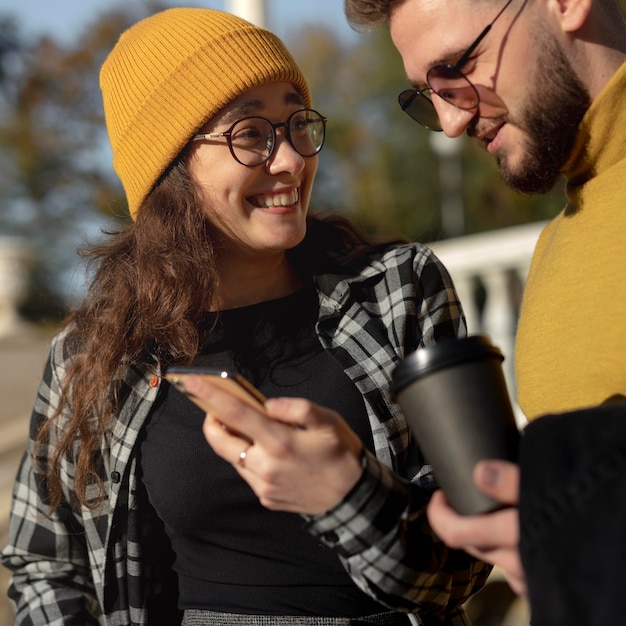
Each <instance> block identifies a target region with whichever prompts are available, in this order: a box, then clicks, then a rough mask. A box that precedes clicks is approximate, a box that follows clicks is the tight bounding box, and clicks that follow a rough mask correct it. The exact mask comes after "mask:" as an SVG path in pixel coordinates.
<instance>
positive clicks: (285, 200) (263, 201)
mask: <svg viewBox="0 0 626 626" xmlns="http://www.w3.org/2000/svg"><path fill="white" fill-rule="evenodd" d="M256 201H257V203H258V205H259V206H262V207H273V206H291V205H292V204H295V203H296V202H297V201H298V190H297V189H294V190H293V191H290V192H289V193H280V194H273V195H271V196H257V197H256Z"/></svg>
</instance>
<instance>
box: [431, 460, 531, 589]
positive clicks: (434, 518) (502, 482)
mask: <svg viewBox="0 0 626 626" xmlns="http://www.w3.org/2000/svg"><path fill="white" fill-rule="evenodd" d="M474 482H475V483H476V486H477V487H478V488H479V489H480V490H481V491H484V492H485V493H486V494H487V495H489V496H491V497H492V498H494V499H495V500H498V501H499V502H501V503H502V504H505V505H507V506H508V508H505V509H502V510H499V511H495V512H493V513H487V514H486V515H473V516H465V515H459V514H458V513H457V512H456V511H454V510H453V509H452V508H451V507H450V506H449V505H448V503H447V501H446V498H445V495H444V494H443V492H442V491H441V490H439V491H437V492H435V493H434V494H433V497H432V499H431V501H430V503H429V505H428V519H429V521H430V525H431V526H432V528H433V530H434V531H435V533H436V534H437V536H439V537H440V538H441V539H442V541H443V542H444V543H446V544H447V545H448V546H450V547H451V548H457V549H461V550H465V552H467V553H469V554H471V555H472V556H475V557H476V558H478V559H481V560H482V561H486V562H487V563H492V564H493V565H497V566H498V567H500V568H501V569H502V570H503V571H504V574H505V575H506V578H507V580H508V582H509V584H510V586H511V589H513V591H514V592H515V593H517V594H519V595H526V578H525V576H524V571H523V569H522V564H521V560H520V555H519V516H518V511H517V508H514V507H515V505H516V504H517V502H518V499H519V468H518V466H517V465H515V464H513V463H508V462H506V461H495V460H494V461H492V460H490V461H481V462H479V463H477V464H476V467H475V468H474Z"/></svg>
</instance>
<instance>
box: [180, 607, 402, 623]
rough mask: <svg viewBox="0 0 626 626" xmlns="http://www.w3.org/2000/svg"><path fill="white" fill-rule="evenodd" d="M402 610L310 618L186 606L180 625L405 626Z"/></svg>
mask: <svg viewBox="0 0 626 626" xmlns="http://www.w3.org/2000/svg"><path fill="white" fill-rule="evenodd" d="M409 623H410V622H409V618H408V617H407V616H406V615H404V614H403V613H376V614H375V615H365V616H363V617H309V616H305V615H244V614H239V613H219V612H215V611H200V610H196V609H187V610H186V611H185V613H184V616H183V623H182V626H358V625H360V624H362V625H363V626H367V625H368V624H375V625H376V624H377V625H378V626H407V624H409Z"/></svg>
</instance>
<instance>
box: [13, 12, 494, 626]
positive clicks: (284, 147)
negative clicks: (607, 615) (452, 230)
mask: <svg viewBox="0 0 626 626" xmlns="http://www.w3.org/2000/svg"><path fill="white" fill-rule="evenodd" d="M101 87H102V92H103V97H104V107H105V114H106V122H107V128H108V132H109V137H110V140H111V145H112V148H113V162H114V166H115V169H116V171H117V173H118V175H119V176H120V178H121V180H122V183H123V184H124V188H125V191H126V195H127V198H128V204H129V208H130V212H131V216H132V217H133V220H134V222H133V224H132V225H130V226H129V227H127V228H125V229H123V230H121V231H120V232H117V233H113V234H112V235H111V236H110V237H109V239H108V240H107V241H105V242H104V243H102V244H101V245H99V246H97V247H95V248H94V249H92V250H91V256H92V258H93V260H94V261H95V262H96V263H97V271H96V273H95V275H94V280H93V283H92V285H91V288H90V290H89V293H88V295H87V297H86V299H85V301H84V303H83V304H82V306H81V307H79V308H78V309H77V310H76V311H74V312H73V313H72V314H71V315H70V316H69V319H68V320H67V323H66V324H65V327H64V329H63V330H62V331H61V333H60V334H59V335H58V336H57V337H56V338H55V339H54V341H53V343H52V346H51V350H50V356H49V360H48V363H47V366H46V370H45V373H44V377H43V381H42V384H41V387H40V391H39V396H38V399H37V402H36V406H35V409H34V413H33V418H32V424H31V437H32V439H31V442H30V444H29V448H28V451H27V454H26V455H25V457H24V460H23V463H22V465H21V468H20V470H19V474H18V478H17V481H16V486H15V491H14V500H13V512H12V518H11V531H10V540H9V545H8V546H7V547H6V548H5V550H4V551H3V555H2V559H3V562H4V564H5V565H6V566H8V567H9V568H10V569H12V570H13V572H14V575H13V581H12V584H11V588H10V591H9V595H10V597H11V598H12V599H13V601H14V602H15V606H16V609H17V623H18V624H50V623H55V624H81V625H85V624H97V623H105V624H107V625H118V624H119V625H122V624H124V625H128V624H177V623H181V620H182V623H183V624H188V625H190V624H244V623H245V624H261V623H262V624H285V623H294V624H300V623H302V624H348V623H373V624H403V623H409V621H408V620H409V619H410V620H412V621H413V623H417V621H416V619H417V618H415V616H413V617H411V618H407V617H406V615H404V614H402V613H399V612H394V611H389V609H387V608H386V607H385V606H383V604H381V602H385V603H386V604H393V599H392V598H387V597H385V594H384V589H382V588H381V589H378V588H377V586H376V582H375V581H372V582H371V583H368V582H367V572H366V571H365V570H364V569H360V568H359V567H356V568H352V566H351V565H346V567H348V568H349V571H350V574H351V576H352V578H351V576H350V575H349V574H348V572H347V571H346V569H345V568H344V566H343V565H342V561H341V560H340V556H341V555H340V554H338V552H337V551H336V550H334V549H332V548H329V547H327V546H325V545H323V544H322V543H321V542H320V541H319V540H318V539H317V537H316V536H315V534H314V533H309V532H308V531H307V528H305V526H304V524H303V521H302V518H301V517H300V516H298V515H294V514H293V513H278V512H272V511H270V510H267V509H266V508H264V507H263V506H261V504H260V503H259V501H258V500H257V498H256V497H255V495H254V494H253V493H252V492H251V491H250V490H249V489H248V487H247V486H246V484H245V482H244V481H242V480H240V479H239V477H238V475H237V473H236V471H235V469H234V468H233V466H232V465H231V464H230V463H228V462H224V460H223V459H222V458H220V457H219V456H218V455H217V454H215V453H214V452H213V450H212V449H211V448H210V447H209V446H208V445H207V444H206V441H205V439H204V437H203V433H202V423H203V420H204V414H203V412H202V411H201V410H200V409H198V408H196V407H195V406H194V405H193V404H192V403H191V402H189V400H188V399H186V398H185V397H184V395H182V394H179V393H178V392H177V391H175V390H174V389H173V388H171V387H170V385H169V384H168V383H167V382H164V381H163V379H162V373H164V371H165V370H166V368H167V367H169V366H171V365H185V364H192V363H193V364H196V365H197V364H200V365H202V364H205V365H212V366H219V367H231V368H235V369H237V370H239V371H240V372H241V373H242V374H244V375H245V376H247V377H248V378H249V379H250V380H251V382H253V383H254V384H256V385H257V386H258V387H259V388H260V390H261V391H262V392H264V393H265V394H266V395H267V396H292V397H293V396H300V397H306V398H307V399H308V400H307V401H303V402H306V403H307V404H306V406H307V407H309V408H310V410H311V411H313V412H319V413H320V414H321V415H326V416H329V415H331V416H332V419H331V422H332V424H333V429H334V430H335V431H336V432H335V433H334V434H333V433H330V434H331V437H335V438H336V441H337V442H338V443H339V444H340V447H342V449H343V450H345V448H346V447H347V448H348V449H349V450H348V452H344V456H345V458H347V459H348V460H349V461H350V460H352V472H351V474H350V475H349V476H347V478H342V477H334V478H335V479H336V482H337V483H338V485H339V487H335V486H333V485H334V482H335V481H334V480H332V481H330V480H329V481H328V483H329V484H328V487H329V489H330V491H331V492H332V490H333V489H334V490H335V493H334V496H331V498H332V497H335V496H337V495H339V493H340V492H342V491H345V490H346V489H347V488H348V487H350V483H352V484H354V483H355V482H356V478H358V474H359V473H360V472H361V457H362V450H363V449H367V450H369V451H370V452H369V453H368V454H371V455H372V458H371V459H370V461H369V462H370V463H371V464H374V465H378V466H380V468H381V469H380V471H379V474H384V475H387V473H389V474H390V475H393V476H394V480H398V481H400V482H401V484H403V485H404V484H405V483H404V482H402V479H401V478H400V477H399V476H398V475H397V474H395V473H393V472H391V470H388V469H386V468H384V465H383V463H387V464H388V465H389V466H391V467H393V468H394V469H395V470H397V472H400V473H402V474H403V475H406V476H408V477H412V476H419V475H422V474H425V471H424V467H423V463H422V462H421V461H420V460H419V457H418V456H417V455H416V454H410V453H409V450H412V448H410V447H409V436H408V431H407V428H406V424H405V423H404V420H403V418H402V416H401V415H400V413H399V411H398V408H397V406H396V405H395V404H393V402H392V401H391V399H390V398H389V394H388V391H387V387H388V382H389V375H390V370H391V369H392V367H393V365H394V363H396V362H397V361H398V359H399V358H401V357H402V355H403V354H404V352H405V351H407V350H411V349H413V348H415V347H416V346H417V345H420V344H425V343H431V342H433V341H436V340H437V339H439V338H440V337H446V336H451V335H455V334H460V333H462V332H464V330H465V327H464V321H463V319H462V314H461V311H460V307H459V304H458V302H457V300H456V297H455V294H454V291H453V288H452V285H451V283H450V279H449V277H448V276H447V274H446V272H445V271H444V269H443V268H442V267H441V265H440V264H439V262H438V261H437V260H436V259H435V258H434V257H433V255H432V254H431V253H430V252H429V251H428V250H427V249H425V248H423V247H422V246H420V245H418V244H413V245H405V246H399V245H390V244H389V245H385V246H373V245H369V244H368V243H367V242H366V241H365V240H364V239H363V238H362V237H360V236H359V235H358V234H357V232H356V231H355V230H354V229H353V228H352V227H351V226H350V225H349V224H347V223H345V222H344V221H343V220H339V219H333V220H326V221H324V220H321V219H319V218H313V217H308V216H307V213H308V205H309V199H310V195H311V188H312V185H313V180H314V177H315V173H316V169H317V164H318V157H317V154H318V152H319V151H320V149H321V148H322V145H323V142H324V136H325V123H326V120H325V118H323V116H321V115H320V114H319V113H318V112H316V111H315V110H313V109H312V108H311V97H310V93H309V90H308V87H307V84H306V81H305V79H304V77H303V76H302V74H301V72H300V70H299V68H298V67H297V65H296V64H295V62H294V61H293V59H292V57H291V56H290V55H289V53H288V52H287V50H286V49H285V48H284V46H283V44H282V43H281V42H280V41H279V40H278V39H277V38H276V37H275V36H274V35H273V34H271V33H269V32H268V31H265V30H263V29H259V28H257V27H254V26H252V25H250V24H248V23H247V22H245V21H243V20H241V19H238V18H236V17H233V16H231V15H228V14H226V13H222V12H218V11H212V10H204V9H170V10H167V11H164V12H162V13H158V14H156V15H154V16H152V17H150V18H147V19H145V20H143V21H141V22H139V23H138V24H136V25H135V26H133V27H132V28H130V29H129V30H128V31H127V32H126V33H124V34H123V35H122V37H121V38H120V40H119V42H118V44H117V45H116V46H115V48H114V49H113V51H112V52H111V54H110V55H109V57H108V58H107V60H106V62H105V63H104V65H103V68H102V72H101ZM313 403H315V404H313ZM323 406H324V407H328V409H322V407H323ZM339 415H343V416H344V418H345V421H344V420H343V419H341V418H340V417H339ZM282 426H284V427H285V428H286V427H287V426H285V425H284V424H283V425H282ZM307 434H311V435H315V430H314V429H309V430H302V435H303V436H306V435H307ZM346 442H348V443H346ZM331 443H332V442H331ZM323 447H324V445H322V448H323ZM374 454H375V455H376V456H378V457H380V459H381V461H382V463H381V461H378V460H377V459H376V456H374ZM244 457H245V455H243V454H239V455H238V457H237V461H239V462H240V463H239V464H238V465H237V468H238V469H239V470H242V469H243V468H242V465H245V463H242V462H243V461H245V458H244ZM318 458H319V459H320V460H322V459H324V450H323V449H321V450H320V455H319V457H318ZM237 461H236V462H237ZM411 467H413V469H410V468H411ZM355 468H356V470H355ZM421 492H422V496H421V503H422V504H423V505H425V503H426V501H427V495H425V494H426V491H425V490H421ZM328 497H329V496H328V495H326V496H325V498H326V499H328ZM424 520H425V517H424V513H423V511H422V512H421V513H420V514H419V515H418V516H417V517H416V520H415V523H414V524H412V527H413V528H415V532H412V533H411V534H410V537H411V540H410V541H409V544H408V546H409V547H410V548H412V547H415V549H419V551H420V552H419V558H418V559H417V560H418V561H420V564H419V566H418V569H420V568H422V569H421V571H426V570H425V569H424V568H423V567H422V566H424V565H425V564H430V565H429V567H430V568H431V569H433V572H430V573H429V576H430V580H431V583H429V584H427V585H426V589H425V590H424V589H422V590H420V591H418V592H416V602H415V605H407V604H406V603H405V604H400V605H399V608H401V609H402V610H404V611H407V610H413V609H416V608H419V609H420V611H421V610H422V608H423V612H424V614H425V615H426V614H428V613H429V612H430V613H437V612H439V613H442V614H446V613H448V612H450V613H455V612H457V611H458V608H457V607H458V605H459V604H460V603H461V602H462V601H463V600H464V599H465V598H466V597H467V595H468V594H469V593H471V591H472V590H473V589H474V588H476V587H477V586H479V585H480V584H481V583H482V582H483V580H484V576H485V572H486V568H485V567H484V566H483V565H482V564H476V563H475V562H474V561H472V560H471V559H469V557H467V556H466V555H463V554H460V553H459V554H455V553H452V552H448V551H447V549H445V548H444V547H443V546H441V544H439V543H437V542H435V541H434V540H433V538H432V534H431V533H430V532H429V531H428V530H427V529H423V525H424ZM392 526H393V527H397V528H401V527H402V528H404V526H405V521H404V520H402V519H400V517H398V518H397V519H393V520H392ZM403 532H404V531H403ZM326 539H328V537H326ZM411 541H412V542H413V543H414V544H415V545H414V546H413V545H411ZM459 581H460V582H461V583H462V584H460V585H459V584H458V583H459ZM460 588H462V591H461V592H459V589H460ZM363 590H366V591H367V592H368V594H371V595H366V594H365V593H364V592H363ZM372 595H373V596H374V597H371V596H372ZM376 596H378V597H376ZM433 598H435V600H434V601H431V600H432V599H433ZM269 616H273V617H271V618H270V617H269ZM98 620H100V621H98ZM350 620H353V621H350Z"/></svg>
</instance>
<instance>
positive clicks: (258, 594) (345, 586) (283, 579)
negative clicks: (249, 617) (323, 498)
mask: <svg viewBox="0 0 626 626" xmlns="http://www.w3.org/2000/svg"><path fill="white" fill-rule="evenodd" d="M317 306H318V305H317V294H316V293H315V291H314V290H313V289H312V288H305V289H302V290H300V291H298V292H297V293H295V294H293V295H291V296H288V297H286V298H282V299H279V300H274V301H270V302H264V303H261V304H257V305H253V306H248V307H243V308H241V309H235V310H230V311H224V312H221V313H220V314H219V318H218V320H219V321H218V325H217V328H216V330H215V333H213V339H212V340H211V342H210V345H207V346H206V347H205V349H204V350H203V351H202V354H200V355H199V357H198V359H197V360H196V363H197V364H203V365H210V366H214V367H221V368H235V369H236V370H237V371H239V372H240V373H241V374H243V375H244V376H245V377H246V378H248V379H249V380H250V381H251V382H252V383H254V384H255V386H257V387H258V388H259V389H260V390H261V391H262V392H263V393H264V394H265V395H266V396H267V397H271V396H277V395H280V396H297V397H306V398H309V399H311V400H313V401H315V402H317V403H319V404H321V405H323V406H326V407H329V408H332V409H334V410H336V411H338V412H339V413H340V414H341V415H342V416H343V417H344V418H345V419H346V421H347V422H348V423H349V424H350V425H351V427H352V428H353V430H355V431H356V432H357V434H358V435H359V436H360V437H361V439H362V440H363V442H364V444H365V446H366V447H368V448H369V449H372V447H373V441H372V434H371V429H370V426H369V422H368V418H367V414H366V412H365V407H364V404H363V399H362V397H361V394H360V393H359V392H358V390H357V389H356V387H355V386H354V384H353V383H352V381H351V380H350V379H349V378H348V377H347V376H346V375H345V373H344V372H343V370H342V369H341V367H340V366H339V364H338V363H337V362H336V361H335V360H334V359H333V358H332V356H331V355H330V354H328V353H327V352H325V351H324V349H323V348H322V346H321V345H320V343H319V340H318V338H317V336H316V334H315V327H314V325H315V320H316V319H317ZM213 322H214V319H211V318H209V319H207V321H206V323H208V324H212V323H213ZM203 419H204V413H203V412H202V411H201V410H200V409H199V408H197V407H196V406H195V405H194V404H192V403H191V402H190V401H189V400H187V399H186V398H185V397H184V396H182V395H181V394H179V393H178V392H176V391H175V390H174V389H173V388H171V387H170V386H169V385H167V383H165V382H164V383H163V388H162V392H161V393H160V395H159V398H158V400H157V402H156V404H155V407H154V409H153V413H152V416H151V418H150V420H149V422H148V424H147V427H146V429H145V434H144V438H143V441H142V443H141V465H142V472H143V476H144V483H145V485H146V488H147V491H148V495H149V498H150V501H151V503H152V505H153V506H154V508H155V510H156V511H157V513H158V514H159V516H160V517H161V519H162V520H163V522H164V525H165V527H166V532H167V534H168V536H169V538H170V541H171V543H172V546H173V549H174V552H175V553H176V561H175V564H174V569H175V570H176V571H177V573H178V577H179V606H180V608H182V609H185V608H195V609H205V610H212V611H224V612H232V613H253V614H254V613H257V614H259V613H260V614H274V615H320V616H342V617H343V616H345V617H356V616H359V615H366V614H370V613H375V612H380V611H382V610H385V609H383V608H382V607H381V605H380V604H378V603H376V602H375V601H374V600H372V599H371V598H370V597H369V596H367V595H366V594H364V593H363V592H361V591H360V590H359V589H358V588H357V587H356V585H355V584H354V583H353V582H352V580H351V578H350V577H349V575H348V574H347V573H346V572H345V570H344V568H343V566H342V565H341V563H340V562H339V558H338V556H337V554H336V553H335V552H334V551H332V550H330V549H329V548H327V547H326V546H324V545H323V544H321V543H319V542H318V541H317V540H316V539H315V538H314V537H313V536H312V535H310V534H309V533H308V532H307V530H306V529H305V528H304V520H303V519H302V517H301V516H299V515H297V514H292V513H283V512H276V511H269V510H267V509H265V508H264V507H262V506H261V505H260V504H259V502H258V500H257V498H256V496H255V495H254V493H253V492H252V490H251V489H250V488H249V487H248V485H247V484H246V483H245V481H244V480H242V479H241V478H240V476H239V475H238V474H237V472H236V471H235V469H234V468H233V467H232V466H231V465H230V464H229V463H227V462H226V461H224V460H223V459H221V458H220V457H218V456H217V455H216V454H215V453H214V452H213V450H212V449H211V447H210V446H209V445H208V443H207V442H206V440H205V439H204V436H203V434H202V431H201V426H202V422H203Z"/></svg>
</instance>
